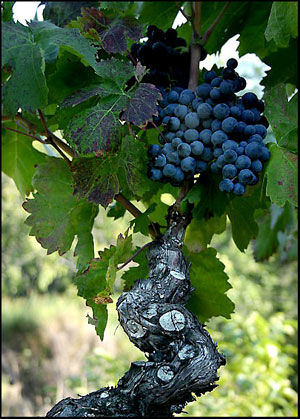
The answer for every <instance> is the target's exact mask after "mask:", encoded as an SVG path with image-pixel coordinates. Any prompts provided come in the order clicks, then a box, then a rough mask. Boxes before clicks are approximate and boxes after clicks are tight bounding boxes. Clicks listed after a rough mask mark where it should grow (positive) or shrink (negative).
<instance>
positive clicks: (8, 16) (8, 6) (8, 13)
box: [1, 1, 15, 22]
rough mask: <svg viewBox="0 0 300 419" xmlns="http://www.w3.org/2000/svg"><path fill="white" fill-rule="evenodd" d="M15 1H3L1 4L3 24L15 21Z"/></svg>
mask: <svg viewBox="0 0 300 419" xmlns="http://www.w3.org/2000/svg"><path fill="white" fill-rule="evenodd" d="M14 3H15V2H14V1H3V2H2V3H1V19H2V22H9V21H11V20H12V19H13V10H12V8H13V5H14Z"/></svg>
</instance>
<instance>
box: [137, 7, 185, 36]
mask: <svg viewBox="0 0 300 419" xmlns="http://www.w3.org/2000/svg"><path fill="white" fill-rule="evenodd" d="M177 4H178V5H182V4H183V2H182V1H180V2H177ZM177 4H176V2H174V1H141V2H137V5H138V6H137V14H138V16H139V21H140V22H141V23H144V24H148V25H156V26H157V27H158V28H160V29H163V30H165V29H168V28H170V27H171V26H172V24H173V22H174V19H175V17H176V15H177V13H178V6H177Z"/></svg>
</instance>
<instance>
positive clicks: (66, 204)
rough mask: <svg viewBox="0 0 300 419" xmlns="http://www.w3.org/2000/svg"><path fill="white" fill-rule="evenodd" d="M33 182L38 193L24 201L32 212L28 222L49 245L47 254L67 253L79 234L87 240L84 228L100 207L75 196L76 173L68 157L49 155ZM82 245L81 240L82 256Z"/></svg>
mask: <svg viewBox="0 0 300 419" xmlns="http://www.w3.org/2000/svg"><path fill="white" fill-rule="evenodd" d="M32 184H33V186H34V188H35V189H36V190H37V193H35V194H33V196H34V199H27V200H26V201H25V202H24V203H23V208H24V209H25V210H26V211H27V212H29V213H30V214H31V215H30V216H29V217H28V218H27V219H26V221H25V224H27V225H29V226H31V230H30V235H31V236H35V237H36V240H37V241H38V242H39V243H40V244H41V246H42V247H43V248H44V249H47V254H48V255H49V254H51V253H53V252H55V251H58V253H59V255H63V254H64V253H65V252H66V251H68V250H69V249H70V247H71V245H72V242H73V240H74V237H75V235H78V238H79V240H83V242H84V241H86V240H87V239H86V238H84V237H83V236H82V230H83V228H86V229H87V230H88V229H90V227H91V225H92V222H91V218H90V217H91V214H92V216H95V215H96V212H97V211H96V210H93V211H92V210H91V207H92V206H93V204H89V203H87V202H84V201H77V200H76V198H75V197H74V195H73V181H72V174H71V171H70V170H69V168H68V166H67V164H66V163H65V161H64V160H63V159H60V158H54V157H47V160H46V163H43V164H40V165H38V166H37V169H36V172H35V174H34V176H33V179H32ZM78 214H80V216H81V218H80V220H79V219H77V216H78ZM83 225H84V226H85V227H83ZM80 247H81V244H79V248H78V249H77V254H79V255H80V256H81V251H80Z"/></svg>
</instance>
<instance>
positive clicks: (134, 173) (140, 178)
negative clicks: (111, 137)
mask: <svg viewBox="0 0 300 419" xmlns="http://www.w3.org/2000/svg"><path fill="white" fill-rule="evenodd" d="M147 165H148V157H147V150H146V148H145V145H144V144H143V143H141V142H139V141H137V140H136V139H134V138H133V137H131V136H130V135H127V136H126V137H125V138H123V140H122V145H121V149H120V153H119V167H120V169H119V172H118V178H119V183H120V184H121V180H122V178H124V179H126V183H127V185H128V186H129V189H130V190H131V192H132V193H133V194H134V195H137V196H139V197H142V196H143V195H144V193H145V192H146V191H148V190H150V189H151V186H152V185H151V183H153V182H151V180H150V179H149V178H148V177H147ZM124 172H125V177H124Z"/></svg>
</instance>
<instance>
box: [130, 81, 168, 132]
mask: <svg viewBox="0 0 300 419" xmlns="http://www.w3.org/2000/svg"><path fill="white" fill-rule="evenodd" d="M160 99H161V93H160V91H159V90H158V89H157V88H156V87H155V86H154V85H152V84H149V83H141V84H140V85H139V86H138V88H137V89H136V90H135V91H134V93H133V94H132V95H131V97H130V99H129V103H127V105H126V109H125V111H124V113H123V114H122V120H124V121H127V122H132V123H133V124H134V125H137V126H138V127H141V126H143V125H145V124H146V122H148V121H151V120H152V116H153V115H158V111H157V101H158V100H160Z"/></svg>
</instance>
